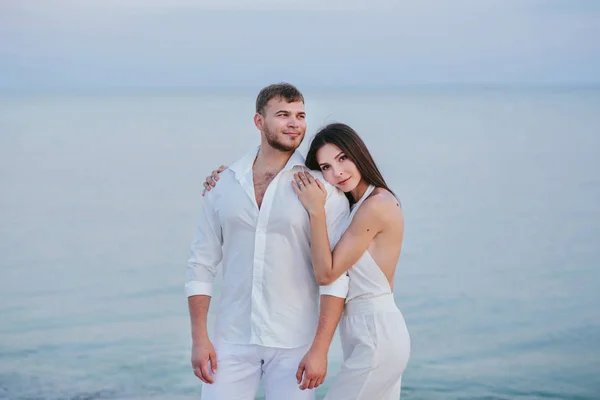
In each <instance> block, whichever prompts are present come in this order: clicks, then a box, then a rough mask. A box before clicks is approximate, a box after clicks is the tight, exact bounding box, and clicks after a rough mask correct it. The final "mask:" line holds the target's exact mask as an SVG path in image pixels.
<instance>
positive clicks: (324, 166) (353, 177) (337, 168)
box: [317, 143, 362, 192]
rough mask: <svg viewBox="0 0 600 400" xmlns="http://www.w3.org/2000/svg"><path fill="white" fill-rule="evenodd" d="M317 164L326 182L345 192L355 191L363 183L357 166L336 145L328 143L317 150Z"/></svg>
mask: <svg viewBox="0 0 600 400" xmlns="http://www.w3.org/2000/svg"><path fill="white" fill-rule="evenodd" d="M317 162H318V163H319V167H320V168H321V171H322V172H323V177H324V178H325V180H326V181H327V182H329V183H330V184H332V185H334V186H335V187H336V188H338V189H340V190H341V191H343V192H349V191H351V190H353V189H354V188H356V186H358V184H359V183H360V181H361V178H362V177H361V175H360V172H358V168H356V164H354V162H352V161H350V159H349V158H348V157H347V156H346V154H345V153H344V152H343V151H342V150H340V148H339V147H337V146H336V145H334V144H331V143H327V144H326V145H324V146H323V147H321V148H320V149H319V150H317Z"/></svg>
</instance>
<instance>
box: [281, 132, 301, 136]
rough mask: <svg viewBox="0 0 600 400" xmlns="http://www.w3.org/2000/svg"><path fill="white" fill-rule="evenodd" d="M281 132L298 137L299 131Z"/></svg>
mask: <svg viewBox="0 0 600 400" xmlns="http://www.w3.org/2000/svg"><path fill="white" fill-rule="evenodd" d="M283 134H284V135H288V136H291V137H298V136H300V132H283Z"/></svg>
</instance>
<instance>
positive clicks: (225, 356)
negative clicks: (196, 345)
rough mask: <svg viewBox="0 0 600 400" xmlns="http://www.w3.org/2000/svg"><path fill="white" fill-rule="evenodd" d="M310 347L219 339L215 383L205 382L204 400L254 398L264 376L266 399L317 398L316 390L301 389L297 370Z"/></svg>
mask: <svg viewBox="0 0 600 400" xmlns="http://www.w3.org/2000/svg"><path fill="white" fill-rule="evenodd" d="M309 347H310V346H308V345H307V346H303V347H299V348H295V349H281V348H274V347H264V346H259V345H244V344H230V343H223V342H220V343H219V342H217V343H215V351H216V353H217V373H216V374H215V375H214V381H215V382H214V383H213V384H211V385H208V384H206V383H203V384H202V397H201V399H202V400H254V397H255V396H256V392H257V391H258V385H259V384H260V380H261V378H263V379H264V389H265V395H266V398H267V400H278V399H285V400H314V397H315V394H314V390H309V389H306V390H300V388H299V387H300V385H299V384H298V382H297V381H296V371H297V370H298V364H299V363H300V361H301V360H302V357H304V355H305V354H306V352H307V351H308V348H309Z"/></svg>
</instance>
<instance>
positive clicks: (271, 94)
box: [256, 82, 304, 115]
mask: <svg viewBox="0 0 600 400" xmlns="http://www.w3.org/2000/svg"><path fill="white" fill-rule="evenodd" d="M275 98H282V99H284V100H285V101H287V102H288V103H294V102H296V101H301V102H302V103H304V96H303V95H302V93H300V91H299V90H298V89H297V88H296V86H294V85H292V84H290V83H285V82H282V83H274V84H272V85H269V86H267V87H265V88H263V89H262V90H261V91H260V93H259V94H258V96H257V97H256V112H257V113H259V114H261V115H264V112H265V107H266V106H267V103H268V102H269V101H270V100H271V99H275Z"/></svg>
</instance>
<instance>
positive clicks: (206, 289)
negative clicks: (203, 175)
mask: <svg viewBox="0 0 600 400" xmlns="http://www.w3.org/2000/svg"><path fill="white" fill-rule="evenodd" d="M213 197H214V196H213V195H212V193H210V192H209V193H207V194H206V195H205V196H204V203H203V204H202V210H201V212H200V220H199V222H198V226H197V228H196V234H195V237H194V240H193V242H192V245H191V249H190V258H189V260H188V265H187V282H186V284H185V293H186V295H187V297H190V296H195V295H207V296H212V292H213V285H214V281H215V278H216V276H217V272H218V269H217V268H218V266H219V264H220V263H221V260H222V258H223V250H222V245H223V235H222V231H221V223H220V221H219V217H218V215H217V213H216V210H215V208H214V205H213V201H214V199H213Z"/></svg>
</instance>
